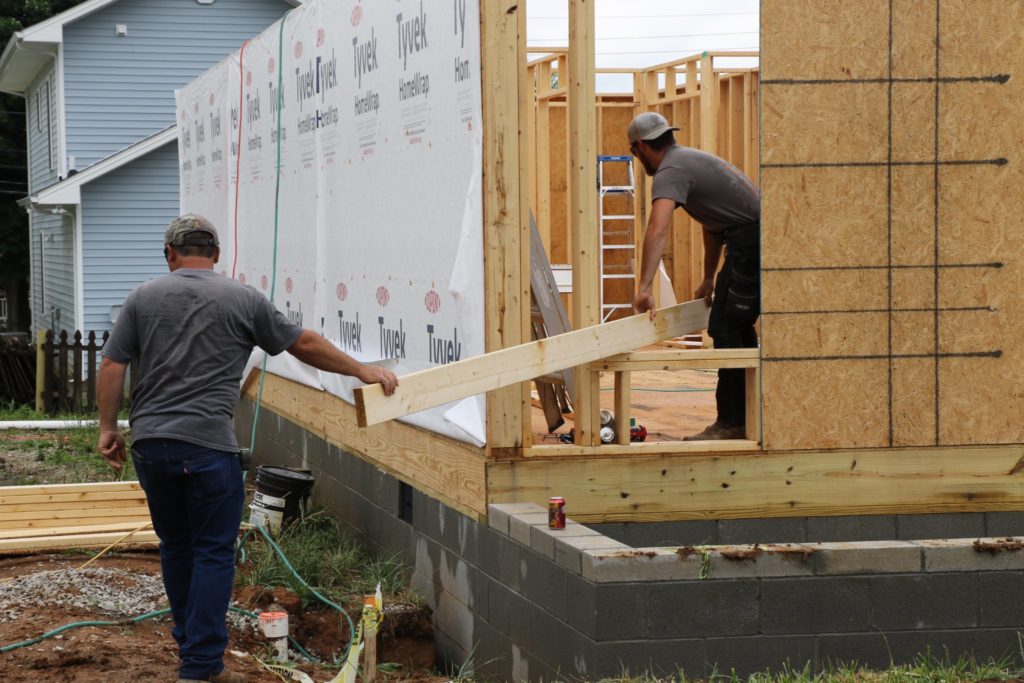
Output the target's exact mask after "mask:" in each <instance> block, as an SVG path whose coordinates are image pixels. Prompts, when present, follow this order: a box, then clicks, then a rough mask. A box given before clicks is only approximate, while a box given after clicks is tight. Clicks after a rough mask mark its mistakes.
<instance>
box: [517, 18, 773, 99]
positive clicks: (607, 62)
mask: <svg viewBox="0 0 1024 683" xmlns="http://www.w3.org/2000/svg"><path fill="white" fill-rule="evenodd" d="M759 5H760V1H759V0H597V4H596V6H595V14H596V22H595V42H596V53H597V55H596V62H597V64H596V65H597V67H598V68H607V67H630V68H635V67H648V66H653V65H655V64H661V63H662V62H667V61H671V60H674V59H677V58H681V57H686V56H689V55H692V54H695V53H699V52H703V51H704V50H756V49H757V47H758V37H759V35H758V30H759V14H758V8H759ZM568 14H569V2H568V0H527V2H526V43H527V46H528V47H531V48H533V47H551V46H556V47H565V46H566V45H567V44H568V35H569V23H568ZM750 64H751V61H750V60H746V61H743V62H741V61H737V62H736V65H737V66H741V65H742V66H747V65H750ZM597 89H598V90H599V91H609V90H613V91H627V90H632V85H631V84H630V83H629V80H628V79H625V80H624V79H623V78H621V77H620V78H614V77H607V76H605V77H602V76H598V83H597Z"/></svg>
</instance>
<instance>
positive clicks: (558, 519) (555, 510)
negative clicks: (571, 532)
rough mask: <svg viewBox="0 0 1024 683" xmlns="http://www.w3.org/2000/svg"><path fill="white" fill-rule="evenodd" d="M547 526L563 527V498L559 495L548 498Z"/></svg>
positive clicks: (550, 527)
mask: <svg viewBox="0 0 1024 683" xmlns="http://www.w3.org/2000/svg"><path fill="white" fill-rule="evenodd" d="M548 528H549V529H564V528H565V498H562V497H561V496H552V497H551V498H548Z"/></svg>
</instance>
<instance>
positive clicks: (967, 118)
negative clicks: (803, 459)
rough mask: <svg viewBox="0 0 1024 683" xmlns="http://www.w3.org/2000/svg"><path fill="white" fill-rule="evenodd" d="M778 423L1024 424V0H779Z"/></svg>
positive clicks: (951, 431) (806, 435)
mask: <svg viewBox="0 0 1024 683" xmlns="http://www.w3.org/2000/svg"><path fill="white" fill-rule="evenodd" d="M761 22H762V37H761V76H762V86H761V97H762V139H761V144H762V150H761V153H762V164H763V165H762V168H761V173H762V175H761V181H762V202H763V206H762V212H763V226H762V259H763V263H762V267H763V269H764V278H763V307H762V308H763V317H762V332H763V338H762V346H763V357H764V367H763V375H762V376H763V395H764V416H763V420H764V442H765V447H766V448H769V449H790V448H797V449H822V448H824V449H828V448H848V447H890V446H936V445H943V446H948V445H966V444H1000V443H1021V442H1022V441H1024V420H1021V419H1020V415H1021V414H1024V382H1022V381H1021V378H1022V377H1024V344H1022V342H1024V219H1022V212H1021V206H1022V199H1024V197H1022V193H1024V163H1022V162H1024V31H1021V26H1024V2H1006V1H1005V0H970V1H968V0H958V1H953V0H892V2H886V1H884V0H854V1H851V2H845V3H837V2H833V1H832V0H763V2H762V7H761Z"/></svg>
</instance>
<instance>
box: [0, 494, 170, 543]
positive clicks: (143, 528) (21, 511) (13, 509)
mask: <svg viewBox="0 0 1024 683" xmlns="http://www.w3.org/2000/svg"><path fill="white" fill-rule="evenodd" d="M149 523H150V517H149V509H148V508H147V507H146V494H145V493H143V492H142V488H141V487H140V486H139V482H137V481H126V482H110V483H100V484H54V485H43V486H3V487H0V554H13V553H20V552H24V551H32V552H41V551H46V550H56V549H60V548H91V547H105V546H107V545H110V544H111V543H114V542H115V541H118V540H119V539H124V540H123V543H122V545H128V546H139V545H148V546H151V545H154V544H156V543H157V538H156V534H155V533H154V532H153V529H152V526H151V525H150V524H149ZM132 532H134V533H132ZM128 534H131V535H130V536H128V537H127V538H125V536H126V535H128Z"/></svg>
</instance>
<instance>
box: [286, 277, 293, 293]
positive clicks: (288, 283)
mask: <svg viewBox="0 0 1024 683" xmlns="http://www.w3.org/2000/svg"><path fill="white" fill-rule="evenodd" d="M284 291H286V292H288V293H289V294H291V293H292V279H291V278H290V277H289V278H285V281H284Z"/></svg>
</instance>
